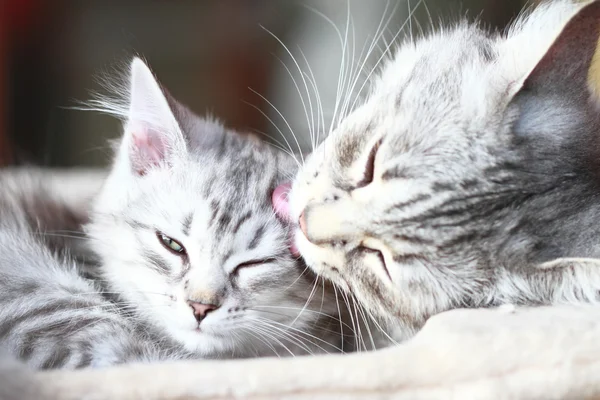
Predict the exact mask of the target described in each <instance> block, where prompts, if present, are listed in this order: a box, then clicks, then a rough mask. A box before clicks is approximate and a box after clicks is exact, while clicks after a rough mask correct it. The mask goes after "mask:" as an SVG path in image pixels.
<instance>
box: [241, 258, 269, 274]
mask: <svg viewBox="0 0 600 400" xmlns="http://www.w3.org/2000/svg"><path fill="white" fill-rule="evenodd" d="M274 262H277V259H276V258H274V257H270V258H264V259H260V260H250V261H246V262H243V263H240V264H238V265H237V266H236V267H235V268H234V269H233V271H231V274H232V275H237V274H238V273H239V272H240V270H241V269H243V268H251V267H258V266H261V265H265V264H269V263H274Z"/></svg>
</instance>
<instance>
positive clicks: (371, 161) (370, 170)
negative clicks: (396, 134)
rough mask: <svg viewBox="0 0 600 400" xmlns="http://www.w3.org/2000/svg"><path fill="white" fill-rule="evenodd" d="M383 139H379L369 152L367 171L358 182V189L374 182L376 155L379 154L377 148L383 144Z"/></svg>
mask: <svg viewBox="0 0 600 400" xmlns="http://www.w3.org/2000/svg"><path fill="white" fill-rule="evenodd" d="M381 140H382V139H380V140H378V141H377V143H375V145H374V146H373V148H372V149H371V152H370V153H369V158H367V164H366V165H365V173H364V175H363V177H362V179H361V180H360V181H359V182H358V183H357V184H356V189H359V188H361V187H365V186H367V185H369V184H370V183H371V182H373V175H374V173H375V156H376V155H377V150H378V149H379V146H380V145H381Z"/></svg>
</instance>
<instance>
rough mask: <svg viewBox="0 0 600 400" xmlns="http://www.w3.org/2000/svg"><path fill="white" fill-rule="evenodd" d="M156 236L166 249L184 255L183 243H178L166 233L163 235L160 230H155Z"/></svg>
mask: <svg viewBox="0 0 600 400" xmlns="http://www.w3.org/2000/svg"><path fill="white" fill-rule="evenodd" d="M156 236H157V237H158V240H159V241H160V243H161V244H162V245H163V246H165V248H166V249H167V250H169V251H170V252H172V253H175V254H177V255H184V254H185V247H183V245H182V244H181V243H179V242H178V241H177V240H175V239H173V238H170V237H168V236H167V235H165V234H164V233H162V232H156Z"/></svg>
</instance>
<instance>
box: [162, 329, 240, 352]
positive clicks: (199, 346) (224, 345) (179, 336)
mask: <svg viewBox="0 0 600 400" xmlns="http://www.w3.org/2000/svg"><path fill="white" fill-rule="evenodd" d="M171 334H172V335H173V337H174V338H175V339H176V340H177V341H178V342H179V343H181V345H182V346H183V347H184V348H185V349H186V350H187V351H190V352H192V353H194V354H198V355H201V356H204V357H210V356H215V355H219V354H221V353H223V352H226V351H231V344H230V343H228V341H226V340H225V339H223V338H221V337H219V335H215V334H213V333H211V332H210V331H209V330H206V329H205V330H203V329H198V328H194V329H185V330H183V329H178V330H177V331H174V332H171Z"/></svg>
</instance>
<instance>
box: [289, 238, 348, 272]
mask: <svg viewBox="0 0 600 400" xmlns="http://www.w3.org/2000/svg"><path fill="white" fill-rule="evenodd" d="M294 240H295V244H296V247H297V248H298V250H299V252H300V254H301V255H302V258H304V261H305V262H306V264H307V265H308V267H309V268H311V269H312V270H313V271H314V272H315V273H316V274H319V275H321V276H324V277H325V278H327V279H330V280H332V281H334V282H337V281H338V275H337V274H336V273H332V271H331V268H332V267H334V268H337V269H338V270H340V267H341V266H343V265H344V257H343V255H342V254H341V253H340V252H338V251H335V250H333V249H332V248H328V247H321V246H316V245H314V244H312V243H310V242H309V241H308V239H306V237H305V236H304V234H303V233H302V231H300V230H299V229H298V230H297V231H296V234H295V239H294Z"/></svg>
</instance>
